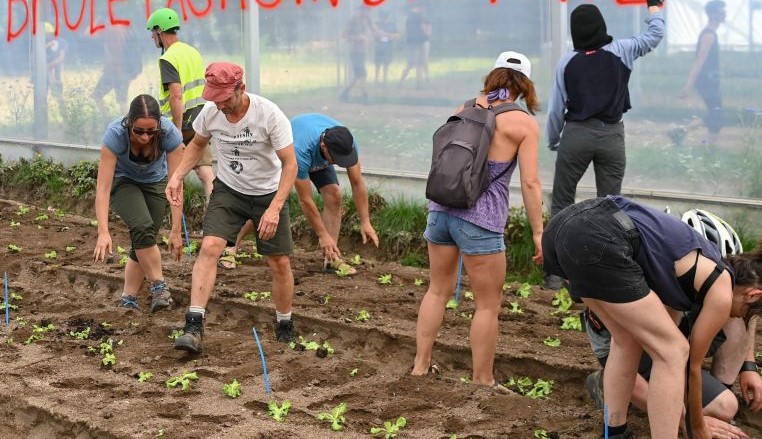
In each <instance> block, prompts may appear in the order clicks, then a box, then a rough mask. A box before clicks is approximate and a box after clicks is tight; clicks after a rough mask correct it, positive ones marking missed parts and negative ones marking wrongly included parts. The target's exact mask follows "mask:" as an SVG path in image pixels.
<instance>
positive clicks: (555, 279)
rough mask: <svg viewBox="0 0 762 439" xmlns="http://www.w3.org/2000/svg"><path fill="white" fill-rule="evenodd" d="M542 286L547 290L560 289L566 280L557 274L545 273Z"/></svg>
mask: <svg viewBox="0 0 762 439" xmlns="http://www.w3.org/2000/svg"><path fill="white" fill-rule="evenodd" d="M542 287H543V288H545V289H546V290H560V289H561V288H563V287H564V280H563V278H561V276H556V275H555V274H545V276H544V283H543V285H542Z"/></svg>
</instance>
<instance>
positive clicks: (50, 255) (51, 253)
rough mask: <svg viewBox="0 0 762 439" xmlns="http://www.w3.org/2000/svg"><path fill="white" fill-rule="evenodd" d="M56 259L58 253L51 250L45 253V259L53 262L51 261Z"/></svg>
mask: <svg viewBox="0 0 762 439" xmlns="http://www.w3.org/2000/svg"><path fill="white" fill-rule="evenodd" d="M56 258H58V252H56V251H55V250H51V251H49V252H47V253H45V259H50V260H53V259H56Z"/></svg>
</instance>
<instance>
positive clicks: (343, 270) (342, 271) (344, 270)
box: [334, 264, 352, 277]
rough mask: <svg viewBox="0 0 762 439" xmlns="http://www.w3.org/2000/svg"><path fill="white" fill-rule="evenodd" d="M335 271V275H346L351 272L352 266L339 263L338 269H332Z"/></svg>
mask: <svg viewBox="0 0 762 439" xmlns="http://www.w3.org/2000/svg"><path fill="white" fill-rule="evenodd" d="M334 271H335V272H336V276H339V277H347V276H349V275H350V274H352V267H350V266H349V265H346V264H344V265H341V266H340V267H339V268H338V269H336V270H334Z"/></svg>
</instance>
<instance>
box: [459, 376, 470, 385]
mask: <svg viewBox="0 0 762 439" xmlns="http://www.w3.org/2000/svg"><path fill="white" fill-rule="evenodd" d="M460 382H461V383H464V384H471V377H469V376H462V377H460Z"/></svg>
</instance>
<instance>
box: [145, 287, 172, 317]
mask: <svg viewBox="0 0 762 439" xmlns="http://www.w3.org/2000/svg"><path fill="white" fill-rule="evenodd" d="M149 290H150V291H151V309H150V311H151V312H156V311H159V310H161V309H164V308H169V306H170V305H172V296H171V295H170V294H169V287H168V286H167V283H166V282H164V281H163V280H156V281H153V282H151V286H150V287H149Z"/></svg>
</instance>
